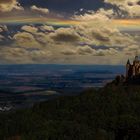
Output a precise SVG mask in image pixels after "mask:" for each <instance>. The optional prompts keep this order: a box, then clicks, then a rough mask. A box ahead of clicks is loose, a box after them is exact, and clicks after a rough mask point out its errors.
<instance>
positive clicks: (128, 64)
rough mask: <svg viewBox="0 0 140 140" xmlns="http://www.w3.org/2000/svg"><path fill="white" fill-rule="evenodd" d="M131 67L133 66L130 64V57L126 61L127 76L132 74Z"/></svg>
mask: <svg viewBox="0 0 140 140" xmlns="http://www.w3.org/2000/svg"><path fill="white" fill-rule="evenodd" d="M130 67H131V64H130V61H129V59H128V61H127V63H126V78H129V76H130V73H129V70H130Z"/></svg>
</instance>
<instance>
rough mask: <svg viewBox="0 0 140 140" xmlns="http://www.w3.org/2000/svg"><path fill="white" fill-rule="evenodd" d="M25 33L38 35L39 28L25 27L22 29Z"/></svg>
mask: <svg viewBox="0 0 140 140" xmlns="http://www.w3.org/2000/svg"><path fill="white" fill-rule="evenodd" d="M21 29H22V30H23V31H26V32H29V33H36V32H37V31H38V28H36V27H34V26H29V25H25V26H23V27H22V28H21Z"/></svg>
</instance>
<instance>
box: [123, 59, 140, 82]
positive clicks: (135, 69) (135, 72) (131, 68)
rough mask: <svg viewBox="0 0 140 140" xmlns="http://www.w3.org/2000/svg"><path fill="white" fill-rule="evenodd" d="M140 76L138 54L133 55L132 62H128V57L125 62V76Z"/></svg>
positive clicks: (129, 77) (128, 77)
mask: <svg viewBox="0 0 140 140" xmlns="http://www.w3.org/2000/svg"><path fill="white" fill-rule="evenodd" d="M139 76H140V60H139V58H138V56H135V59H134V61H133V64H131V63H130V61H129V59H128V61H127V64H126V78H127V79H131V78H135V77H139Z"/></svg>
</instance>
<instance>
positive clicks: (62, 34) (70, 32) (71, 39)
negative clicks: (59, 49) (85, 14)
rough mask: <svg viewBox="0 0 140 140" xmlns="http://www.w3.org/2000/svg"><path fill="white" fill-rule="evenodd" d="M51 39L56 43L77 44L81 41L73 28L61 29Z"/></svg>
mask: <svg viewBox="0 0 140 140" xmlns="http://www.w3.org/2000/svg"><path fill="white" fill-rule="evenodd" d="M50 37H51V38H52V39H53V40H54V41H56V42H60V43H61V42H65V43H75V42H78V41H79V40H80V36H79V35H78V33H77V32H75V31H74V29H73V28H59V29H57V30H56V31H55V32H54V33H51V34H50Z"/></svg>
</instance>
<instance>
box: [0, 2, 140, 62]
mask: <svg viewBox="0 0 140 140" xmlns="http://www.w3.org/2000/svg"><path fill="white" fill-rule="evenodd" d="M139 49H140V0H0V64H38V63H45V64H100V65H102V64H107V65H108V64H109V65H110V64H111V65H112V64H115V65H119V64H125V63H126V61H127V59H128V58H130V60H131V59H133V57H134V56H135V54H137V55H139V53H140V52H139Z"/></svg>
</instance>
